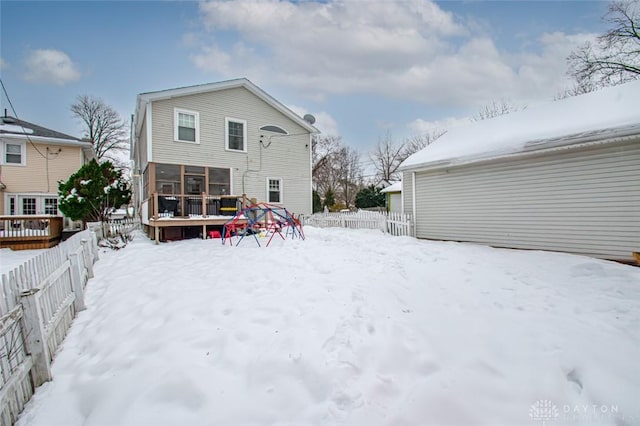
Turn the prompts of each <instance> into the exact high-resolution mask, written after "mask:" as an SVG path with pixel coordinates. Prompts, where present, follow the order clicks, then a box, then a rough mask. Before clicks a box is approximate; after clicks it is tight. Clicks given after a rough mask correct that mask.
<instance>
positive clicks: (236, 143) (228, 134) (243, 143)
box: [224, 117, 247, 152]
mask: <svg viewBox="0 0 640 426" xmlns="http://www.w3.org/2000/svg"><path fill="white" fill-rule="evenodd" d="M224 124H225V126H224V127H225V140H226V147H225V148H226V149H227V150H229V151H241V152H247V121H246V120H238V119H236V118H229V117H226V118H225V119H224Z"/></svg>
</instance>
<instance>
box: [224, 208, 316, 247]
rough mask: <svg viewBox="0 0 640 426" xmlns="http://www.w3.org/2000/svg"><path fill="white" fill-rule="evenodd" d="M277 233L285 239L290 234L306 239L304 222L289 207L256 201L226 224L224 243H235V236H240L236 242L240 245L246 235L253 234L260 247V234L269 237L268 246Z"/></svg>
mask: <svg viewBox="0 0 640 426" xmlns="http://www.w3.org/2000/svg"><path fill="white" fill-rule="evenodd" d="M283 231H284V233H283ZM276 235H279V236H280V238H282V239H283V240H286V239H287V237H288V236H289V235H291V238H292V239H293V238H296V237H300V238H302V239H303V240H304V232H303V230H302V224H301V223H300V221H299V220H298V219H296V218H295V217H294V216H293V215H292V214H291V213H290V212H289V211H288V210H287V209H285V208H284V207H278V206H273V205H271V204H267V203H256V204H253V205H251V206H249V207H245V208H244V209H242V210H240V211H239V212H238V213H237V214H236V215H235V216H234V217H233V218H231V219H230V220H229V221H228V222H227V223H225V224H224V226H223V228H222V244H225V243H226V242H227V241H229V244H230V245H233V237H239V238H238V241H237V242H236V246H238V245H240V243H241V242H242V240H243V239H244V238H245V237H247V236H253V238H254V239H255V241H256V243H257V244H258V247H260V240H259V238H258V237H259V236H260V237H268V238H269V239H268V240H267V244H266V246H267V247H268V246H269V244H270V243H271V240H272V239H273V237H275V236H276Z"/></svg>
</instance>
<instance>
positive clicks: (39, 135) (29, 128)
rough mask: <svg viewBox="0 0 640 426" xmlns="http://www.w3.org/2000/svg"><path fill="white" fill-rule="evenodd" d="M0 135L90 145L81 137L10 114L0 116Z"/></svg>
mask: <svg viewBox="0 0 640 426" xmlns="http://www.w3.org/2000/svg"><path fill="white" fill-rule="evenodd" d="M0 135H8V136H19V137H23V138H26V137H29V138H32V139H34V140H41V139H47V140H52V139H55V140H58V141H59V142H71V143H72V144H74V145H75V144H89V145H90V142H88V141H83V140H82V139H78V138H76V137H74V136H70V135H67V134H64V133H60V132H57V131H55V130H51V129H47V128H46V127H42V126H38V125H37V124H33V123H29V122H28V121H24V120H20V119H18V118H15V117H10V116H3V117H0Z"/></svg>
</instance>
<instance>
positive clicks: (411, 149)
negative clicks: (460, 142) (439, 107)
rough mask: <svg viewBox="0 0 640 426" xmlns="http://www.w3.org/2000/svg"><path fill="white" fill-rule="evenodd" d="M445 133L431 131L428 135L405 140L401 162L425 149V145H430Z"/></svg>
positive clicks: (438, 130) (443, 131)
mask: <svg viewBox="0 0 640 426" xmlns="http://www.w3.org/2000/svg"><path fill="white" fill-rule="evenodd" d="M445 133H447V131H446V130H442V129H433V130H431V131H430V132H428V133H424V134H422V135H416V136H411V137H410V138H407V140H405V142H404V150H403V151H402V157H403V158H402V161H404V160H406V159H407V158H408V157H409V156H410V155H411V154H414V153H416V152H418V151H421V150H422V149H424V148H426V147H427V145H431V144H432V143H433V142H435V140H436V139H438V138H439V137H440V136H442V135H444V134H445Z"/></svg>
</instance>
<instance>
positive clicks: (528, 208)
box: [401, 81, 640, 261]
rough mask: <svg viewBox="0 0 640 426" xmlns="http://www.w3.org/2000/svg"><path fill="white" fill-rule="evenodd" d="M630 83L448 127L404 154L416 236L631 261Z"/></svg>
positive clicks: (635, 229) (634, 213)
mask: <svg viewBox="0 0 640 426" xmlns="http://www.w3.org/2000/svg"><path fill="white" fill-rule="evenodd" d="M638 99H640V81H636V82H632V83H628V84H624V85H620V86H616V87H611V88H607V89H603V90H601V91H598V92H594V93H589V94H586V95H582V96H577V97H573V98H568V99H564V100H559V101H555V102H549V103H546V104H543V105H538V106H531V107H529V108H527V109H525V110H523V111H520V112H516V113H511V114H508V115H504V116H500V117H497V118H494V119H490V120H485V121H480V122H476V123H473V124H470V125H468V126H464V127H459V128H455V129H452V130H451V131H449V132H448V133H446V134H445V135H444V136H442V137H441V138H439V139H438V140H437V141H436V142H434V143H433V144H431V145H429V146H428V147H426V148H425V149H424V150H422V151H420V152H418V153H416V154H414V155H413V156H411V157H409V158H408V159H407V160H405V162H404V163H403V164H402V166H401V170H402V172H403V206H404V210H405V211H406V212H407V213H412V214H413V216H414V218H415V226H416V236H417V237H419V238H428V239H437V240H452V241H468V242H475V243H482V244H488V245H492V246H496V247H509V248H517V249H539V250H552V251H562V252H569V253H576V254H583V255H588V256H594V257H599V258H605V259H615V260H621V261H633V257H632V252H634V251H636V252H637V251H639V250H640V103H639V101H638Z"/></svg>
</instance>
